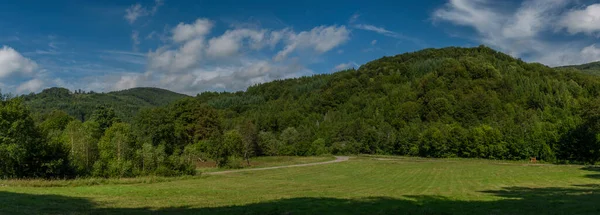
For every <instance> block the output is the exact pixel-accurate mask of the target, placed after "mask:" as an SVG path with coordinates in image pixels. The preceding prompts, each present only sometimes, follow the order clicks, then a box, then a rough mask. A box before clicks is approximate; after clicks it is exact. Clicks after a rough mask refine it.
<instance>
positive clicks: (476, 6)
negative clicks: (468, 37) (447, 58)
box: [432, 0, 600, 66]
mask: <svg viewBox="0 0 600 215" xmlns="http://www.w3.org/2000/svg"><path fill="white" fill-rule="evenodd" d="M569 2H570V1H568V0H526V1H524V2H523V3H521V4H520V5H519V7H518V8H516V9H511V8H506V7H503V5H501V2H498V1H492V0H450V1H449V2H448V3H446V4H445V5H444V6H442V7H440V8H438V9H437V10H435V11H434V12H433V14H432V18H433V20H434V21H435V22H440V21H444V22H450V23H453V24H456V25H461V26H467V27H471V28H473V29H474V30H475V31H476V32H477V40H478V41H479V42H481V43H483V44H486V45H489V46H492V47H494V48H496V49H499V50H501V51H504V52H507V53H509V54H511V55H513V56H515V57H526V58H528V60H532V61H538V62H541V63H544V64H547V65H550V66H559V65H566V64H580V63H586V62H589V61H597V60H600V58H597V57H596V56H594V55H593V54H592V53H594V52H593V50H594V48H595V47H596V46H595V45H594V43H593V42H592V44H589V43H588V44H585V42H584V41H578V42H560V41H553V40H549V39H548V36H549V35H551V34H554V33H558V32H556V27H557V26H556V24H555V23H561V21H560V20H570V19H571V18H565V17H570V16H572V15H570V14H572V13H573V11H571V12H569V13H566V14H564V13H565V11H566V10H567V7H568V6H569ZM562 22H565V21H562ZM559 25H560V24H559ZM574 28H575V29H578V30H580V29H581V28H578V27H574ZM557 50H560V51H557Z"/></svg>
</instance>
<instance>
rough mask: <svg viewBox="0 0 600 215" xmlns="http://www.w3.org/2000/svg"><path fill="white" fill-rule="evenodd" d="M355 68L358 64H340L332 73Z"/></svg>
mask: <svg viewBox="0 0 600 215" xmlns="http://www.w3.org/2000/svg"><path fill="white" fill-rule="evenodd" d="M356 67H358V64H356V63H355V62H348V63H342V64H339V65H337V66H335V67H334V68H333V71H341V70H346V69H350V68H356Z"/></svg>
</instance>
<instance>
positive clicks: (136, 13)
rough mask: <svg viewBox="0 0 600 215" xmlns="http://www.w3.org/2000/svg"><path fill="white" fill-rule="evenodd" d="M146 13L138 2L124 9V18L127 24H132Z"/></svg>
mask: <svg viewBox="0 0 600 215" xmlns="http://www.w3.org/2000/svg"><path fill="white" fill-rule="evenodd" d="M147 15H148V11H146V9H145V8H143V7H142V5H141V4H139V3H137V4H134V5H131V7H129V8H127V9H125V19H127V21H128V22H129V24H133V23H134V22H135V21H136V20H137V19H138V18H140V17H143V16H147Z"/></svg>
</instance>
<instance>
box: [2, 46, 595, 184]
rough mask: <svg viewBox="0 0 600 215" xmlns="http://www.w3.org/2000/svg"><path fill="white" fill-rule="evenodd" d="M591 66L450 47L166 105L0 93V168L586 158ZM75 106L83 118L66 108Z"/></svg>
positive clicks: (178, 168)
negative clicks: (289, 158)
mask: <svg viewBox="0 0 600 215" xmlns="http://www.w3.org/2000/svg"><path fill="white" fill-rule="evenodd" d="M588 73H589V72H585V71H581V69H580V68H577V67H576V66H571V67H561V68H550V67H547V66H545V65H542V64H538V63H526V62H523V61H521V60H520V59H515V58H513V57H511V56H509V55H506V54H503V53H500V52H497V51H495V50H492V49H490V48H487V47H484V46H480V47H477V48H456V47H449V48H443V49H425V50H422V51H418V52H414V53H406V54H401V55H397V56H393V57H384V58H381V59H378V60H375V61H372V62H369V63H367V64H365V65H363V66H361V67H360V68H358V69H349V70H345V71H340V72H336V73H332V74H322V75H314V76H311V77H301V78H295V79H285V80H277V81H273V82H269V83H264V84H259V85H255V86H252V87H249V88H248V89H247V90H246V91H243V92H221V93H218V92H204V93H201V94H198V95H197V96H196V97H187V98H186V97H185V96H181V98H178V99H177V100H176V101H172V102H171V101H170V100H169V99H167V98H165V97H164V96H165V95H161V94H160V92H158V91H148V93H147V94H146V96H145V97H144V98H145V99H141V98H140V97H139V96H137V97H136V96H131V94H130V93H129V94H128V93H120V94H119V93H108V94H98V95H119V96H129V97H131V98H133V97H135V98H140V99H139V100H127V101H126V102H130V103H131V104H130V105H129V106H128V105H123V106H114V105H112V106H111V105H106V103H98V104H100V105H98V104H96V105H92V104H93V103H94V102H93V101H94V99H93V98H86V102H79V103H77V102H71V101H69V100H62V99H61V98H65V97H68V98H79V97H83V95H84V94H79V92H77V93H74V92H69V91H68V90H66V91H65V90H62V89H57V88H55V89H50V90H46V91H44V92H42V93H40V94H33V95H27V96H21V97H16V98H7V97H5V96H4V97H2V99H1V100H2V101H1V102H0V116H1V117H0V159H1V160H3V161H5V162H2V164H0V176H1V177H4V178H24V177H47V178H55V177H60V178H64V177H75V176H97V177H130V176H137V175H181V174H194V172H195V171H194V162H197V161H202V160H206V159H214V160H215V161H216V162H217V165H219V166H223V167H236V166H237V165H239V163H240V162H241V161H243V160H245V161H248V160H249V159H251V157H253V156H270V155H298V156H306V155H320V154H358V153H365V154H394V155H408V156H422V157H436V158H442V157H465V158H487V159H509V160H520V159H528V158H530V157H537V158H538V159H541V160H545V161H548V162H557V163H596V162H597V161H598V160H599V159H600V98H599V97H598V96H599V95H600V77H597V76H594V75H590V74H588ZM40 95H44V96H40ZM85 95H87V94H85ZM167 95H168V96H172V95H171V94H167ZM87 101H90V102H89V103H88V102H87ZM115 101H118V99H115ZM142 101H143V102H142ZM123 102H125V101H123ZM81 103H85V104H86V105H88V106H86V108H84V109H85V110H90V113H89V114H84V116H86V117H81V115H82V114H81V112H77V111H74V110H80V109H78V108H72V106H70V105H73V104H81ZM167 103H168V104H167ZM123 104H124V103H123ZM139 104H144V105H139ZM146 104H152V105H146ZM91 107H93V108H91ZM127 107H135V109H128V108H127ZM142 107H145V108H142ZM138 108H142V109H141V110H140V111H137V110H138ZM32 113H36V114H34V115H36V116H35V117H32Z"/></svg>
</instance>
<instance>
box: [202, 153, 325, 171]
mask: <svg viewBox="0 0 600 215" xmlns="http://www.w3.org/2000/svg"><path fill="white" fill-rule="evenodd" d="M330 160H335V157H333V156H313V157H297V156H272V157H256V158H252V159H250V165H248V164H247V162H246V161H244V160H236V161H234V162H238V163H239V166H240V167H242V168H244V169H251V168H263V167H273V166H287V165H295V164H305V163H317V162H324V161H330ZM198 166H199V167H198V169H197V170H198V171H199V172H201V173H202V172H218V171H225V170H230V169H228V168H216V167H215V163H214V162H213V161H208V162H205V163H203V164H200V165H198Z"/></svg>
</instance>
